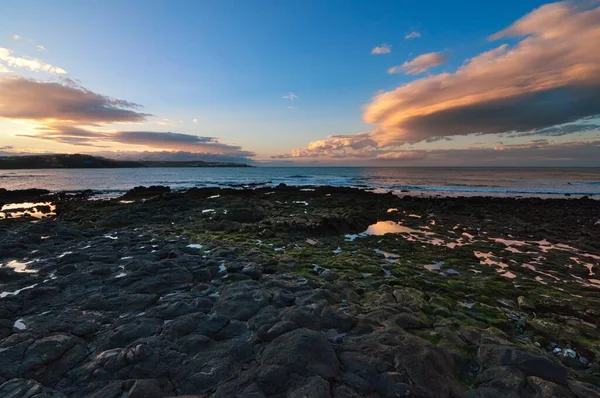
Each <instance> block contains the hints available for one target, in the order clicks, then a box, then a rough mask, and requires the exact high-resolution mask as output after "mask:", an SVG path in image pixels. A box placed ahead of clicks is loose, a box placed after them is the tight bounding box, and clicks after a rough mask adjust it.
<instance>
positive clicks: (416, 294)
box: [392, 287, 427, 312]
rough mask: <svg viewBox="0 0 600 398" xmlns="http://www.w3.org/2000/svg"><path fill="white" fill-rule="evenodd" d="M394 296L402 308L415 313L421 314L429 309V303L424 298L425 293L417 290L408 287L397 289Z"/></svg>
mask: <svg viewBox="0 0 600 398" xmlns="http://www.w3.org/2000/svg"><path fill="white" fill-rule="evenodd" d="M392 294H393V296H394V298H395V299H396V303H397V304H398V306H400V307H404V308H407V309H409V310H411V311H413V312H419V311H422V310H424V309H425V308H427V301H425V299H424V298H423V293H422V292H420V291H418V290H416V289H412V288H408V287H407V288H403V289H396V290H394V292H393V293H392Z"/></svg>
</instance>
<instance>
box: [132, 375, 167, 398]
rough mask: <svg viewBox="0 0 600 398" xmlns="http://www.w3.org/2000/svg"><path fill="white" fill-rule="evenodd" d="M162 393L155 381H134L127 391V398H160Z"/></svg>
mask: <svg viewBox="0 0 600 398" xmlns="http://www.w3.org/2000/svg"><path fill="white" fill-rule="evenodd" d="M161 397H162V392H161V390H160V385H159V384H158V382H157V381H156V380H148V379H142V380H136V381H135V383H133V387H131V388H130V389H129V392H128V394H127V398H161Z"/></svg>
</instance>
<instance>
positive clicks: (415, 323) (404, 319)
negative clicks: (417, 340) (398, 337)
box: [390, 312, 425, 329]
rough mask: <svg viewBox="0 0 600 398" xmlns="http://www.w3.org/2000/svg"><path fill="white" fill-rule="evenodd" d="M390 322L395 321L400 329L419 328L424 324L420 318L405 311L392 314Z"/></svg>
mask: <svg viewBox="0 0 600 398" xmlns="http://www.w3.org/2000/svg"><path fill="white" fill-rule="evenodd" d="M390 322H393V323H395V324H396V325H398V326H400V327H401V328H402V329H419V328H422V327H424V326H425V323H424V322H423V321H422V320H421V319H419V318H417V317H416V316H415V315H413V314H410V313H407V312H404V313H402V314H398V315H394V316H392V317H391V318H390Z"/></svg>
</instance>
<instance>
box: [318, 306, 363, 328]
mask: <svg viewBox="0 0 600 398" xmlns="http://www.w3.org/2000/svg"><path fill="white" fill-rule="evenodd" d="M356 322H357V321H356V319H355V318H353V317H351V316H348V315H346V314H344V313H343V312H338V311H335V310H334V309H333V308H331V307H329V306H327V307H325V308H323V311H321V324H322V327H323V328H328V329H335V330H337V331H339V332H347V331H349V330H350V329H352V328H353V327H354V325H356Z"/></svg>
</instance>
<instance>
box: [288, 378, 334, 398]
mask: <svg viewBox="0 0 600 398" xmlns="http://www.w3.org/2000/svg"><path fill="white" fill-rule="evenodd" d="M288 397H289V398H305V397H311V398H313V397H314V398H331V393H330V391H329V383H327V382H326V381H325V380H323V379H322V378H321V377H319V376H313V377H310V378H309V379H308V380H307V381H306V383H305V384H304V385H303V386H301V387H299V388H297V389H295V390H294V391H292V392H291V393H290V394H288Z"/></svg>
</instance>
